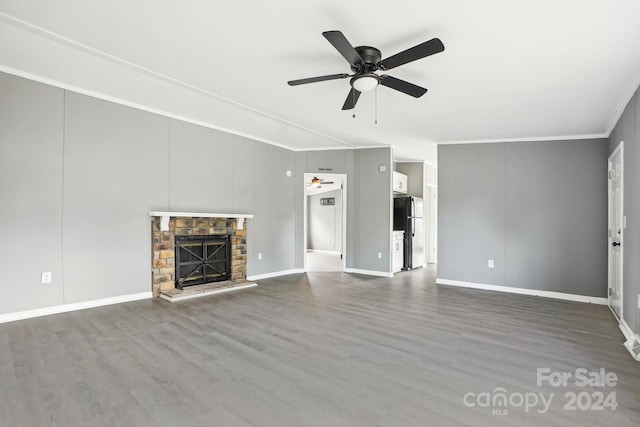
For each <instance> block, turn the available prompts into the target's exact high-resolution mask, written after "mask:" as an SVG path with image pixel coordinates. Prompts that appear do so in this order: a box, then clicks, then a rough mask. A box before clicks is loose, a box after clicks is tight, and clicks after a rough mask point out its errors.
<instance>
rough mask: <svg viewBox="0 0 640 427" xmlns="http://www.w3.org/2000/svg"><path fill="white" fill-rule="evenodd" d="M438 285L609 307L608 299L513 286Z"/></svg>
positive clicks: (453, 282) (443, 282)
mask: <svg viewBox="0 0 640 427" xmlns="http://www.w3.org/2000/svg"><path fill="white" fill-rule="evenodd" d="M436 283H437V284H438V285H448V286H460V287H463V288H472V289H482V290H485V291H498V292H508V293H511V294H520V295H532V296H537V297H544V298H555V299H561V300H566V301H576V302H586V303H589V304H598V305H607V304H608V300H607V298H599V297H589V296H585V295H575V294H565V293H562V292H554V291H542V290H538V289H526V288H512V287H511V286H500V285H488V284H484V283H474V282H463V281H460V280H449V279H440V278H438V279H436Z"/></svg>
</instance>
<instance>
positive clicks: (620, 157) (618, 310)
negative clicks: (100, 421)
mask: <svg viewBox="0 0 640 427" xmlns="http://www.w3.org/2000/svg"><path fill="white" fill-rule="evenodd" d="M623 144H624V142H623V141H620V144H619V145H618V147H617V148H616V149H615V150H614V151H613V153H611V156H609V165H608V174H609V177H608V178H609V191H608V199H609V203H608V204H609V219H608V222H609V227H608V228H609V232H608V236H609V238H608V243H609V263H608V264H609V268H608V269H609V278H608V287H609V290H608V294H609V307H610V308H611V311H612V312H613V314H614V315H615V316H616V317H617V318H618V320H619V321H621V320H622V308H623V305H622V298H623V293H622V283H623V282H622V273H623V257H622V254H623V250H624V246H623V241H624V229H625V225H626V224H625V218H624V145H623Z"/></svg>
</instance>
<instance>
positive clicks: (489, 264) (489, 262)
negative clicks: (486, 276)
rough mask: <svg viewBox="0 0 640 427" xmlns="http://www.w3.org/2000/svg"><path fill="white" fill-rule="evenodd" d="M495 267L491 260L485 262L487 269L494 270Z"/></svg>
mask: <svg viewBox="0 0 640 427" xmlns="http://www.w3.org/2000/svg"><path fill="white" fill-rule="evenodd" d="M495 266H496V265H495V264H494V262H493V260H492V259H490V260H489V261H487V267H489V268H494V267H495Z"/></svg>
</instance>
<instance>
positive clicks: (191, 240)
mask: <svg viewBox="0 0 640 427" xmlns="http://www.w3.org/2000/svg"><path fill="white" fill-rule="evenodd" d="M175 242H176V248H175V249H176V250H175V257H176V275H175V287H176V288H178V289H182V288H184V287H185V286H192V285H199V284H202V283H211V282H220V281H224V280H230V279H231V239H230V236H229V235H215V234H211V235H197V236H193V235H189V236H176V240H175Z"/></svg>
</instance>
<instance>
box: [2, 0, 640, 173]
mask: <svg viewBox="0 0 640 427" xmlns="http://www.w3.org/2000/svg"><path fill="white" fill-rule="evenodd" d="M326 30H341V31H342V32H343V33H344V34H345V36H346V37H347V38H348V39H349V41H350V42H351V44H352V45H354V46H357V45H371V46H375V47H377V48H379V49H380V50H381V51H382V55H383V58H384V57H388V56H391V55H393V54H395V53H397V52H399V51H402V50H404V49H406V48H409V47H411V46H414V45H416V44H419V43H421V42H423V41H426V40H428V39H431V38H433V37H438V38H440V39H441V40H442V41H443V42H444V44H445V47H446V50H445V51H444V52H443V53H440V54H437V55H434V56H431V57H428V58H425V59H422V60H420V61H416V62H413V63H410V64H407V65H404V66H402V67H398V68H396V69H393V70H391V71H388V72H387V74H390V75H393V76H395V77H398V78H401V79H405V80H407V81H410V82H412V83H415V84H418V85H420V86H424V87H426V88H428V89H429V92H428V93H427V94H426V95H424V96H423V97H422V98H419V99H414V98H411V97H409V96H406V95H404V94H401V93H399V92H396V91H394V90H391V89H389V88H386V87H380V88H379V90H378V99H377V104H378V121H379V123H378V124H377V125H376V124H374V117H375V108H374V106H375V95H374V93H373V92H372V93H365V94H363V95H362V96H361V97H360V100H359V102H358V106H357V109H356V115H357V117H356V118H355V119H354V118H352V117H351V112H345V111H341V107H342V104H343V102H344V100H345V98H346V95H347V93H348V91H349V83H348V80H346V79H345V80H334V81H327V82H320V83H315V84H309V85H303V86H297V87H289V86H287V84H286V81H288V80H292V79H299V78H305V77H313V76H318V75H325V74H334V73H350V70H349V67H348V64H347V63H346V61H345V60H344V59H343V58H342V57H341V56H340V54H339V53H338V52H337V51H336V50H335V49H334V48H333V47H332V46H331V45H330V44H329V43H328V42H327V41H326V40H325V39H324V37H323V36H322V34H321V33H322V32H323V31H326ZM639 47H640V1H638V0H562V1H558V0H519V1H513V0H483V1H473V0H449V1H442V0H441V1H425V0H404V1H397V2H390V1H385V2H382V1H376V0H368V1H364V0H351V1H343V0H342V1H338V0H314V1H293V0H288V1H287V0H270V1H263V0H244V1H237V2H221V1H211V0H208V1H207V0H191V1H186V2H178V1H169V0H110V1H98V0H83V1H77V0H56V1H42V0H2V1H0V70H4V71H7V72H10V73H14V74H18V75H22V76H26V77H29V78H33V79H36V80H40V81H43V82H47V83H52V84H55V85H57V86H60V87H64V88H70V89H73V90H77V91H79V92H83V93H87V94H90V95H94V96H99V97H102V98H105V99H110V100H114V101H117V102H121V103H124V104H128V105H132V106H136V107H140V108H145V109H147V110H149V111H154V112H159V113H162V114H166V115H168V116H172V117H178V118H182V119H185V120H189V121H191V122H194V123H200V124H203V125H206V126H211V127H214V128H219V129H223V130H228V131H232V132H234V133H237V134H240V135H244V136H249V137H252V138H255V139H258V140H261V141H265V142H269V143H274V144H276V145H280V146H284V147H288V148H291V149H296V150H309V149H327V148H348V147H370V146H384V145H393V146H394V147H395V148H394V153H395V157H396V159H399V160H407V159H422V160H427V161H431V162H433V163H435V152H436V149H435V143H443V142H460V141H464V142H469V141H497V140H538V139H566V138H573V137H598V136H600V137H601V136H607V135H608V133H609V132H610V130H611V127H612V125H613V124H614V123H615V120H616V119H617V117H618V115H619V113H620V110H621V108H622V107H624V104H625V103H626V102H627V100H628V99H629V97H630V96H631V95H632V93H633V90H635V89H636V87H637V85H638V81H639V80H638V78H639V76H640V48H639Z"/></svg>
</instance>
